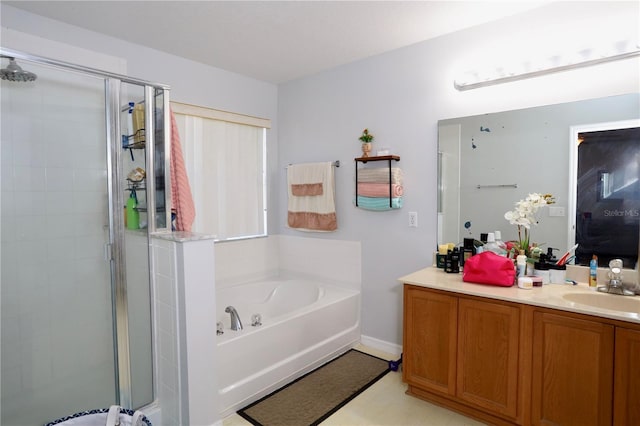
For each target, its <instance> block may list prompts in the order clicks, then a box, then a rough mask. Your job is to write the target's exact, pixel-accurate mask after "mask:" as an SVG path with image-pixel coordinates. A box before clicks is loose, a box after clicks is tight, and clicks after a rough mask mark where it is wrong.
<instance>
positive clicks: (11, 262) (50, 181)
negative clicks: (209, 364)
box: [0, 48, 171, 425]
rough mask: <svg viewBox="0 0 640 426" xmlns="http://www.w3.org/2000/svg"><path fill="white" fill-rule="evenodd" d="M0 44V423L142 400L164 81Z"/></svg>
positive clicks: (163, 138) (148, 357)
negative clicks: (0, 243) (21, 50)
mask: <svg viewBox="0 0 640 426" xmlns="http://www.w3.org/2000/svg"><path fill="white" fill-rule="evenodd" d="M0 55H1V57H2V58H1V61H2V68H3V69H2V73H1V77H2V81H1V87H0V97H1V104H0V114H1V116H0V127H1V134H0V140H1V145H0V160H1V163H0V171H1V198H0V234H1V241H2V245H1V249H0V255H1V260H0V261H1V263H0V269H1V307H0V309H1V313H2V321H1V325H2V329H1V358H0V362H1V377H2V383H1V385H2V386H1V405H0V407H1V412H0V423H1V424H6V425H14V424H15V425H23V424H24V425H27V424H28V425H36V424H43V423H45V422H47V421H51V420H54V419H57V418H60V417H63V416H65V415H69V414H73V413H75V412H79V411H83V410H90V409H95V408H104V407H109V406H110V405H111V404H116V403H117V404H120V405H122V406H123V407H125V408H131V409H137V408H140V407H143V406H145V405H148V404H150V403H151V402H153V400H154V397H155V386H156V385H155V384H154V370H153V368H154V367H153V365H154V362H153V360H154V352H153V321H152V318H153V316H154V312H153V311H152V304H151V300H152V297H153V286H152V285H151V274H150V271H151V269H152V265H151V262H152V261H151V257H150V251H149V250H150V245H149V235H150V233H151V232H156V231H166V230H170V227H171V216H170V209H169V208H166V206H170V205H171V204H170V191H168V188H169V187H170V185H169V176H168V164H169V158H168V155H169V154H168V153H169V150H168V149H166V146H167V144H168V141H169V131H170V129H169V128H168V127H169V126H165V123H169V122H170V121H169V88H168V87H167V86H165V85H162V84H156V83H150V82H146V81H142V80H137V79H132V78H129V77H126V76H122V75H117V74H112V73H108V72H103V71H100V70H96V69H92V68H87V67H83V66H79V65H74V64H70V63H65V62H60V61H56V60H52V59H47V58H43V57H37V56H34V55H30V54H26V53H22V52H16V51H12V50H9V49H5V48H0ZM134 112H135V113H136V114H134ZM134 115H135V120H134ZM136 121H137V122H136ZM125 206H126V207H125ZM125 223H126V225H125Z"/></svg>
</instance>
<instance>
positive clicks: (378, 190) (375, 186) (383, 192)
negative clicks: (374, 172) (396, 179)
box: [358, 182, 404, 199]
mask: <svg viewBox="0 0 640 426" xmlns="http://www.w3.org/2000/svg"><path fill="white" fill-rule="evenodd" d="M389 186H391V196H392V197H401V196H402V194H403V193H404V189H403V188H402V185H398V184H395V183H392V184H391V185H389V184H388V183H370V182H364V183H359V184H358V195H362V196H363V197H387V199H388V198H389Z"/></svg>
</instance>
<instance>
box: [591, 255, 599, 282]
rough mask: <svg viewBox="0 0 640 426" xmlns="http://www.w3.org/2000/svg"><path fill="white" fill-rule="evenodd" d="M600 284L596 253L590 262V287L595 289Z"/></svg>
mask: <svg viewBox="0 0 640 426" xmlns="http://www.w3.org/2000/svg"><path fill="white" fill-rule="evenodd" d="M597 286H598V256H596V255H595V254H594V255H593V257H592V258H591V261H590V262H589V287H590V288H591V289H595V288H596V287H597Z"/></svg>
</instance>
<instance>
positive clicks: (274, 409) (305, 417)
mask: <svg viewBox="0 0 640 426" xmlns="http://www.w3.org/2000/svg"><path fill="white" fill-rule="evenodd" d="M388 372H389V362H388V361H386V360H384V359H380V358H377V357H375V356H373V355H368V354H365V353H363V352H360V351H357V350H355V349H351V350H350V351H348V352H346V353H345V354H343V355H341V356H339V357H338V358H336V359H334V360H331V361H329V362H328V363H326V364H324V365H322V366H320V367H318V368H317V369H315V370H313V371H311V372H310V373H307V374H306V375H304V376H302V377H300V378H299V379H297V380H296V381H294V382H292V383H289V384H288V385H286V386H284V387H282V388H280V389H278V390H276V391H275V392H273V393H271V394H269V395H267V396H265V397H264V398H262V399H260V400H258V401H256V402H254V403H253V404H251V405H249V406H247V407H245V408H243V409H242V410H240V411H238V414H239V415H240V416H242V417H243V418H245V419H246V420H248V421H249V422H251V423H252V424H254V425H257V426H305V425H317V424H318V423H320V422H321V421H323V420H325V419H326V418H327V417H329V416H330V415H331V414H333V413H335V412H336V411H337V410H338V409H339V408H340V407H342V406H344V405H345V404H346V403H347V402H349V401H351V400H352V399H353V398H355V397H356V396H358V395H359V394H360V393H361V392H363V391H364V390H365V389H367V388H368V387H369V386H371V385H372V384H374V383H375V382H376V381H378V380H379V379H381V378H382V377H383V376H384V375H385V374H387V373H388Z"/></svg>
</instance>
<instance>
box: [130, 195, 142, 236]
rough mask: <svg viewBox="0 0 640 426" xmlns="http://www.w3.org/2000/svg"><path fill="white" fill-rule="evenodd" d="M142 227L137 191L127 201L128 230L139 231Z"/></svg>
mask: <svg viewBox="0 0 640 426" xmlns="http://www.w3.org/2000/svg"><path fill="white" fill-rule="evenodd" d="M139 227H140V213H139V212H138V199H137V198H136V193H135V191H131V195H130V196H129V199H128V200H127V229H138V228H139Z"/></svg>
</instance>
